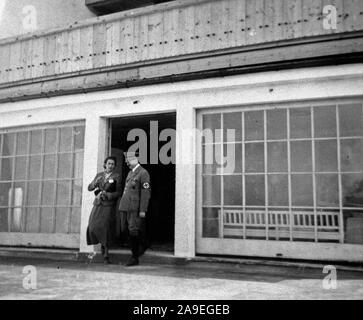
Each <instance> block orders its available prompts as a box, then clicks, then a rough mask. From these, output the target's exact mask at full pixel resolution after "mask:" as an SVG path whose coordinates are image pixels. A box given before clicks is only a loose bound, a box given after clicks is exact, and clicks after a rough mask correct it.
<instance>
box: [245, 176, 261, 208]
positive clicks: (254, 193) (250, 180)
mask: <svg viewBox="0 0 363 320" xmlns="http://www.w3.org/2000/svg"><path fill="white" fill-rule="evenodd" d="M245 183H246V205H247V206H264V205H265V177H264V175H248V176H246V180H245Z"/></svg>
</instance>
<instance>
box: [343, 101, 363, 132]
mask: <svg viewBox="0 0 363 320" xmlns="http://www.w3.org/2000/svg"><path fill="white" fill-rule="evenodd" d="M339 127H340V136H341V137H353V136H363V110H362V105H361V104H350V105H340V106H339Z"/></svg>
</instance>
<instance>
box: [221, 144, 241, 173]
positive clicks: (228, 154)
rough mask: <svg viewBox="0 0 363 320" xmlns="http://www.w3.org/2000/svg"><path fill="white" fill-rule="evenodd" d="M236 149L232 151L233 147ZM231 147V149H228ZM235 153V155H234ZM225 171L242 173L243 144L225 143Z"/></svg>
mask: <svg viewBox="0 0 363 320" xmlns="http://www.w3.org/2000/svg"><path fill="white" fill-rule="evenodd" d="M232 147H233V148H234V150H232V151H231V148H232ZM228 148H229V149H228ZM233 155H234V157H233ZM224 163H225V164H224V166H223V168H224V172H225V173H241V172H242V144H241V143H236V144H224Z"/></svg>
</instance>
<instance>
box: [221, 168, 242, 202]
mask: <svg viewBox="0 0 363 320" xmlns="http://www.w3.org/2000/svg"><path fill="white" fill-rule="evenodd" d="M223 191H224V205H242V176H240V175H235V176H223Z"/></svg>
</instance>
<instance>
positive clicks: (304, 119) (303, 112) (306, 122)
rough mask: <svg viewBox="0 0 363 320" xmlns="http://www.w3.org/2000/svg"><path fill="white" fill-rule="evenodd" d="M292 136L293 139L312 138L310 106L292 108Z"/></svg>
mask: <svg viewBox="0 0 363 320" xmlns="http://www.w3.org/2000/svg"><path fill="white" fill-rule="evenodd" d="M290 136H291V138H292V139H299V138H311V114H310V108H299V109H291V110H290Z"/></svg>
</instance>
